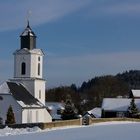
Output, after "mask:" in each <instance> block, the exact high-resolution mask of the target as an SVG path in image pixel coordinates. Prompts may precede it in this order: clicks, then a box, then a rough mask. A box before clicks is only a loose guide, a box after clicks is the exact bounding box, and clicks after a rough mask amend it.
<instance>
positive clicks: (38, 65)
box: [38, 63, 40, 75]
mask: <svg viewBox="0 0 140 140" xmlns="http://www.w3.org/2000/svg"><path fill="white" fill-rule="evenodd" d="M38 75H40V63H38Z"/></svg>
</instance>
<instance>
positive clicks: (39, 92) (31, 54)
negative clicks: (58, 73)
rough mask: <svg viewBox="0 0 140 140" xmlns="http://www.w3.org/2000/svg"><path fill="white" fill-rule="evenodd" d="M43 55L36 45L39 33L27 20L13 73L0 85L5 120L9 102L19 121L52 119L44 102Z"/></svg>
mask: <svg viewBox="0 0 140 140" xmlns="http://www.w3.org/2000/svg"><path fill="white" fill-rule="evenodd" d="M43 56H44V53H43V51H42V50H41V49H37V48H36V35H35V33H34V32H33V31H32V29H31V27H30V25H29V21H28V24H27V27H26V28H25V30H24V31H23V32H22V34H21V35H20V49H18V50H16V51H15V52H14V77H13V78H12V79H9V80H7V81H6V82H4V83H2V84H1V85H0V117H1V118H2V120H3V123H5V120H6V114H7V110H8V108H9V106H12V109H13V112H14V115H15V121H16V123H17V124H21V123H38V122H51V121H52V117H51V115H50V114H49V112H48V111H47V108H46V106H45V82H46V81H45V80H44V79H43V71H42V70H43Z"/></svg>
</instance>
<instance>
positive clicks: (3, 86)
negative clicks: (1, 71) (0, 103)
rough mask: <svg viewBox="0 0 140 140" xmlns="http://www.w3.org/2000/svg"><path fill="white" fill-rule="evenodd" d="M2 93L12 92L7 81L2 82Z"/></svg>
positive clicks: (0, 90)
mask: <svg viewBox="0 0 140 140" xmlns="http://www.w3.org/2000/svg"><path fill="white" fill-rule="evenodd" d="M0 93H3V94H10V89H9V87H8V85H7V83H6V82H4V83H2V84H1V85H0Z"/></svg>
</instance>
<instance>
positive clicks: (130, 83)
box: [46, 70, 140, 114]
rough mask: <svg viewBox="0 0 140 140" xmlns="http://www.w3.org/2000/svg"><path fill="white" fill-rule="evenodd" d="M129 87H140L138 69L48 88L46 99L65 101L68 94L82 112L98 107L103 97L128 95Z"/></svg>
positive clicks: (79, 111)
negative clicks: (80, 82)
mask: <svg viewBox="0 0 140 140" xmlns="http://www.w3.org/2000/svg"><path fill="white" fill-rule="evenodd" d="M131 89H140V71H139V70H130V71H126V72H124V73H119V74H117V75H104V76H98V77H94V78H92V79H91V80H89V81H87V82H86V81H84V82H83V83H82V85H81V86H80V87H77V86H76V85H75V84H72V85H70V86H60V87H56V88H52V89H48V90H46V101H54V102H65V100H66V97H67V95H70V96H71V98H72V101H73V103H74V104H75V107H76V108H77V109H78V113H80V114H83V113H85V112H86V111H88V110H91V109H93V108H94V107H100V106H101V104H102V100H103V98H113V97H117V96H122V97H126V96H129V92H130V90H131Z"/></svg>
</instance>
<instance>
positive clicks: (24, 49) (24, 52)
mask: <svg viewBox="0 0 140 140" xmlns="http://www.w3.org/2000/svg"><path fill="white" fill-rule="evenodd" d="M30 53H33V54H38V55H44V53H43V51H42V50H41V49H32V50H29V49H27V48H23V49H20V50H16V51H15V52H14V54H20V55H21V54H30Z"/></svg>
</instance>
